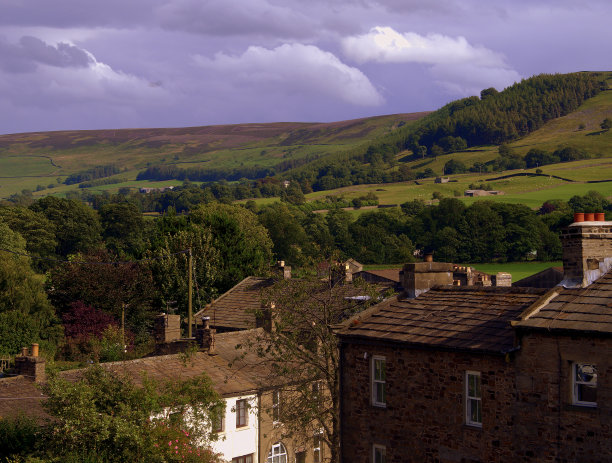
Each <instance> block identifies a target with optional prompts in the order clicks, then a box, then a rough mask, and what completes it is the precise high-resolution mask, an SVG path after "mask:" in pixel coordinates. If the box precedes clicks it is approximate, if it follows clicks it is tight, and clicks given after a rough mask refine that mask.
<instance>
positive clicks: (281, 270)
mask: <svg viewBox="0 0 612 463" xmlns="http://www.w3.org/2000/svg"><path fill="white" fill-rule="evenodd" d="M274 273H275V274H276V275H277V276H278V278H281V279H283V280H289V279H291V266H290V265H285V261H284V260H279V261H278V262H277V263H276V266H274Z"/></svg>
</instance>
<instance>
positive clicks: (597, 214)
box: [595, 212, 606, 222]
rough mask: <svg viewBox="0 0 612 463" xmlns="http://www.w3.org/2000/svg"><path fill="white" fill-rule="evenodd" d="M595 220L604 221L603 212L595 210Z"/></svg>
mask: <svg viewBox="0 0 612 463" xmlns="http://www.w3.org/2000/svg"><path fill="white" fill-rule="evenodd" d="M595 221H596V222H605V221H606V214H605V213H604V212H596V213H595Z"/></svg>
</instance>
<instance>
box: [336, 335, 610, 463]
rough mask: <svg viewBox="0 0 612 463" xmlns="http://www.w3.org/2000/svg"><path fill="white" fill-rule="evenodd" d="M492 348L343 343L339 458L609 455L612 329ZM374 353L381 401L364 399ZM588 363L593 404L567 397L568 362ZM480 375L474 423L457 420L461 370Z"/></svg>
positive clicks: (466, 460) (570, 388)
mask: <svg viewBox="0 0 612 463" xmlns="http://www.w3.org/2000/svg"><path fill="white" fill-rule="evenodd" d="M520 345H521V348H520V350H518V351H517V352H515V353H513V354H509V356H508V357H507V358H504V357H502V356H493V355H483V354H469V353H458V352H443V351H434V350H421V349H410V348H407V347H405V346H404V347H399V346H398V347H390V346H383V345H372V344H370V345H368V344H344V345H343V349H342V355H343V362H344V368H343V387H342V392H341V393H342V400H343V404H342V439H343V440H342V443H343V450H342V452H343V460H342V461H343V462H345V463H346V462H355V463H360V462H362V463H366V462H367V463H370V462H372V461H373V459H372V446H373V445H374V444H377V445H384V446H385V447H386V461H387V462H388V463H391V462H397V463H399V462H440V463H450V462H462V463H473V462H483V463H484V462H549V461H550V462H560V463H570V462H611V461H612V338H610V337H603V336H599V337H598V336H588V337H587V336H578V335H575V336H569V335H554V334H551V333H546V332H528V333H524V334H523V335H522V336H521V338H520ZM373 355H379V356H384V357H385V360H386V367H387V374H386V383H387V406H386V407H385V408H380V407H375V406H373V405H372V403H371V382H370V375H371V372H370V369H371V358H372V356H373ZM576 362H578V363H586V364H593V365H595V366H596V367H597V374H598V380H597V406H596V407H587V406H578V405H574V400H573V397H574V395H573V394H574V385H573V381H572V365H573V364H574V363H576ZM466 371H479V372H480V373H481V378H482V410H483V412H482V419H483V423H482V428H481V429H478V428H475V427H472V426H468V425H466V424H465V402H464V401H465V372H466Z"/></svg>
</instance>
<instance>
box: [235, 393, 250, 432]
mask: <svg viewBox="0 0 612 463" xmlns="http://www.w3.org/2000/svg"><path fill="white" fill-rule="evenodd" d="M242 404H244V424H243V423H242V421H241V420H240V410H241V408H242V407H241V406H240V405H242ZM248 426H249V401H248V400H247V399H239V400H237V401H236V429H243V428H246V427H248Z"/></svg>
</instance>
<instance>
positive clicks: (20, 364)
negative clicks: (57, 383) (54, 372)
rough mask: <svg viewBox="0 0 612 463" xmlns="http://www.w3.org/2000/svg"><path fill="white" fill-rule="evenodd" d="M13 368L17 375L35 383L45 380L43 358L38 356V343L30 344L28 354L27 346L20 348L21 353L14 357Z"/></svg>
mask: <svg viewBox="0 0 612 463" xmlns="http://www.w3.org/2000/svg"><path fill="white" fill-rule="evenodd" d="M15 369H16V370H17V374H18V375H22V376H25V377H26V378H27V379H29V380H31V381H34V382H36V383H41V382H44V381H45V379H46V374H45V359H44V358H42V357H39V356H38V344H36V343H34V344H32V347H31V349H30V355H28V348H27V347H23V348H22V349H21V355H18V356H17V357H15Z"/></svg>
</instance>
